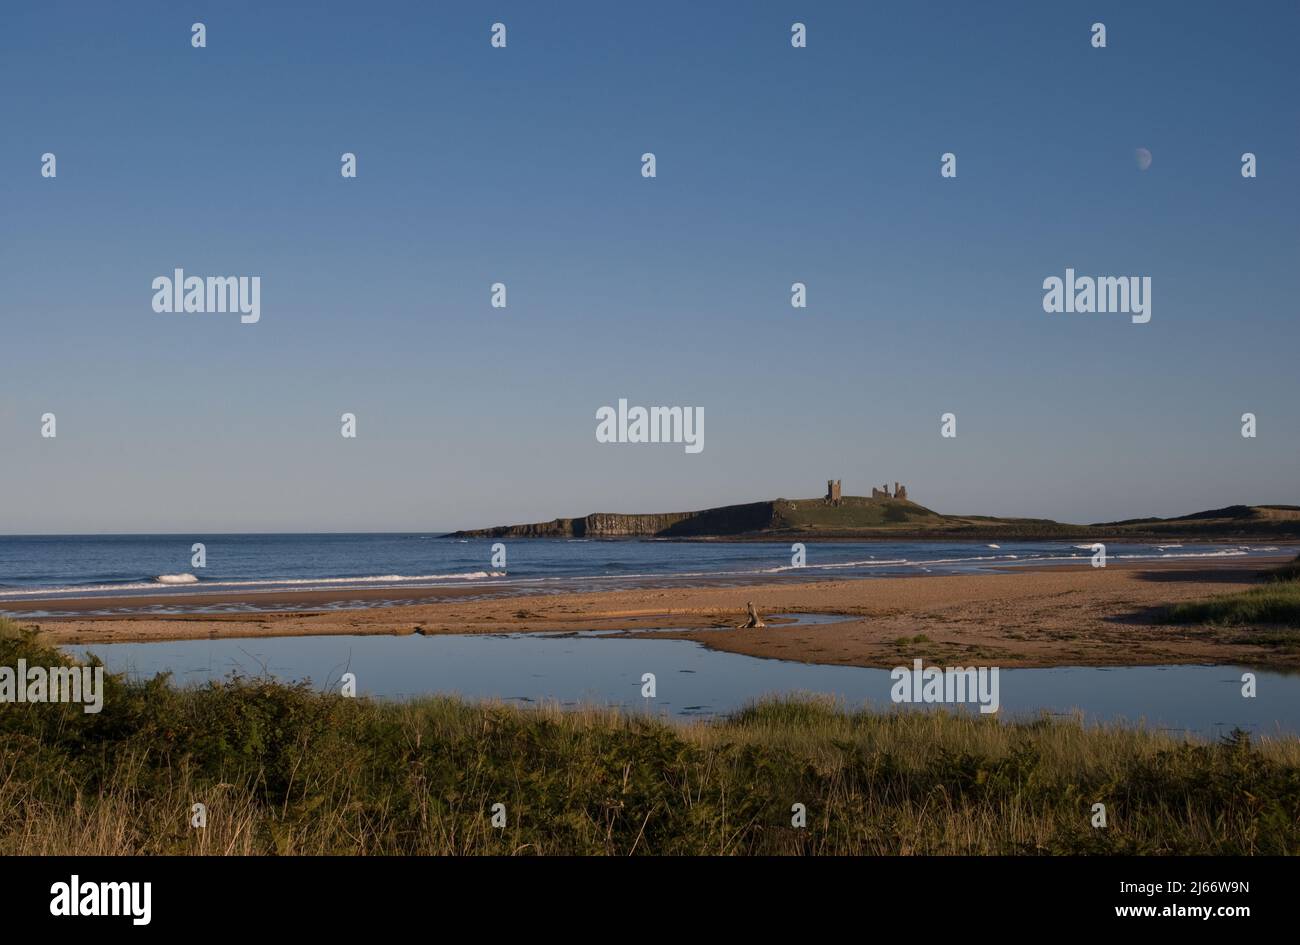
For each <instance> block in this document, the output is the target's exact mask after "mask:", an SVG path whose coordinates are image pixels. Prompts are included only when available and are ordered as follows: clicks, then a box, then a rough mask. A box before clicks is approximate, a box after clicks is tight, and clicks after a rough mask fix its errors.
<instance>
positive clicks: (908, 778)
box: [0, 621, 1300, 855]
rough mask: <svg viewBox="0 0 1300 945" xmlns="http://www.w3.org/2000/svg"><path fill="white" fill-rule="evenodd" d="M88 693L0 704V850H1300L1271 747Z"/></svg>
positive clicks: (223, 687) (273, 687)
mask: <svg viewBox="0 0 1300 945" xmlns="http://www.w3.org/2000/svg"><path fill="white" fill-rule="evenodd" d="M20 657H24V658H26V659H27V660H28V663H29V665H34V664H43V665H52V664H53V663H55V662H61V661H63V660H64V657H62V656H61V655H60V654H59V653H58V652H57V651H53V650H50V649H48V648H46V647H44V646H42V645H41V643H40V642H39V640H38V639H37V638H36V637H35V636H34V635H33V634H31V633H27V632H23V631H20V630H18V628H16V627H14V626H13V625H12V624H8V623H5V622H3V621H0V665H9V666H13V665H15V664H16V661H17V659H18V658H20ZM105 683H106V695H105V701H104V707H103V711H102V712H100V713H98V714H87V713H85V712H83V711H82V707H81V706H80V705H59V704H54V705H45V704H23V705H17V704H5V705H0V854H78V855H82V854H172V853H174V854H265V853H272V854H274V853H279V854H597V855H605V854H609V855H623V854H630V853H636V854H948V853H1012V854H1017V853H1024V854H1078V853H1096V854H1107V853H1122V854H1148V853H1149V854H1156V853H1197V854H1295V853H1300V742H1298V741H1297V740H1296V739H1292V738H1277V739H1265V740H1262V741H1259V742H1258V743H1252V741H1251V740H1250V739H1249V738H1247V737H1246V736H1245V735H1243V734H1241V733H1234V735H1233V736H1232V737H1231V738H1228V739H1225V740H1223V741H1220V742H1213V743H1200V742H1184V741H1181V740H1178V739H1173V738H1170V737H1167V736H1165V735H1161V734H1157V733H1152V732H1146V731H1142V730H1139V729H1126V728H1094V727H1084V726H1083V725H1081V724H1079V723H1078V722H1073V721H1068V720H1067V721H1059V720H1041V721H1032V722H1025V723H1019V724H1009V723H1003V722H999V721H997V720H995V719H991V718H988V717H981V716H979V715H977V714H943V713H902V712H900V713H872V712H865V711H847V710H845V709H844V708H842V707H839V706H836V705H834V704H831V703H828V702H825V701H818V700H816V699H807V698H804V699H799V698H787V699H778V700H769V701H765V702H761V703H759V704H756V705H753V706H751V707H749V708H747V709H745V710H743V711H741V712H739V713H737V714H735V715H734V716H732V717H731V718H729V719H726V720H721V721H716V722H695V723H676V722H670V721H667V720H663V719H653V718H648V717H644V716H637V715H626V714H620V713H618V712H614V711H610V710H603V709H595V708H591V709H582V710H576V711H563V710H560V709H558V708H556V707H543V708H538V709H527V710H524V709H516V708H511V707H507V706H503V705H497V704H489V703H467V702H463V701H459V700H455V699H449V698H426V699H419V700H415V701H409V702H387V701H372V700H369V699H349V698H343V697H341V696H336V695H332V694H321V693H318V692H314V691H312V690H310V689H309V688H308V687H306V686H301V685H300V686H287V685H282V684H278V683H274V682H270V681H267V680H261V679H232V680H229V681H226V682H223V683H219V684H211V685H207V686H204V687H202V688H193V687H191V688H178V687H174V686H172V685H170V684H169V683H168V681H167V680H166V679H164V678H158V679H154V680H151V681H148V682H132V681H127V680H125V679H123V678H121V677H118V676H112V675H107V674H106V677H105ZM196 803H202V804H204V805H205V806H206V810H207V824H206V827H204V828H202V829H197V828H194V827H192V826H191V817H192V813H191V812H192V807H193V805H194V804H196ZM498 803H500V804H503V805H505V806H504V813H505V818H506V820H505V826H504V827H494V826H493V824H492V810H491V809H492V805H494V804H498ZM1095 803H1104V804H1105V805H1106V812H1107V819H1108V825H1107V826H1106V827H1105V828H1104V829H1097V828H1094V827H1093V826H1092V825H1091V823H1090V821H1091V818H1092V805H1093V804H1095ZM795 804H802V805H804V806H805V808H806V811H807V825H806V827H803V828H797V827H793V826H792V825H791V821H792V816H793V814H792V806H793V805H795Z"/></svg>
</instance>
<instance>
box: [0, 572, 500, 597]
mask: <svg viewBox="0 0 1300 945" xmlns="http://www.w3.org/2000/svg"><path fill="white" fill-rule="evenodd" d="M505 576H506V572H505V571H469V572H464V573H460V574H380V575H367V576H361V577H338V578H270V579H266V580H252V581H202V582H200V581H199V579H198V578H196V577H195V576H194V575H192V574H184V575H182V574H160V575H159V576H158V577H157V578H154V579H153V580H150V581H128V582H126V583H123V584H94V585H89V586H87V585H80V586H77V587H48V588H36V587H28V588H23V589H22V590H16V591H0V598H4V597H19V596H24V597H45V596H52V595H55V594H85V593H87V592H90V591H93V592H98V593H108V594H111V593H115V592H117V591H150V590H152V591H159V590H162V589H163V588H164V587H194V586H195V585H197V584H200V583H201V584H202V587H203V590H204V591H217V590H220V589H222V588H234V587H244V588H257V587H265V588H276V587H294V588H300V589H302V590H305V591H309V590H313V589H314V588H317V587H338V586H340V585H358V584H359V585H366V584H407V583H410V582H412V581H480V580H483V579H485V578H496V577H505ZM164 579H166V580H164Z"/></svg>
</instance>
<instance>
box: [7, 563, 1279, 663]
mask: <svg viewBox="0 0 1300 945" xmlns="http://www.w3.org/2000/svg"><path fill="white" fill-rule="evenodd" d="M1289 557H1290V555H1289V554H1284V555H1279V557H1278V558H1277V559H1276V560H1263V559H1256V560H1253V561H1251V562H1249V563H1240V562H1236V563H1232V562H1221V563H1216V564H1214V565H1207V564H1205V563H1203V562H1186V561H1184V562H1169V563H1164V562H1159V563H1151V562H1144V563H1140V564H1139V563H1134V564H1129V565H1124V564H1117V565H1112V566H1110V567H1107V568H1104V569H1102V568H1092V567H1087V566H1084V567H1076V566H1069V567H1051V568H1041V569H1036V570H1026V569H1007V570H1006V571H1004V572H1002V573H997V574H981V575H961V576H924V577H899V578H872V579H860V580H843V581H821V582H815V583H770V584H759V585H744V586H728V587H703V588H701V587H672V588H653V589H642V590H620V591H609V592H600V593H573V594H549V595H545V596H531V597H524V596H514V597H506V598H498V599H491V600H483V599H472V600H471V599H466V595H465V593H464V592H458V591H455V590H430V591H425V592H423V593H421V594H413V595H412V599H411V600H410V602H405V603H398V604H392V605H386V606H375V607H365V608H357V609H346V610H339V609H335V610H315V609H313V606H315V607H323V606H324V605H326V604H327V603H328V604H335V605H337V603H338V602H339V601H340V600H351V601H360V600H364V599H365V598H366V596H367V595H372V594H383V595H384V597H385V598H390V597H391V592H369V591H348V592H338V591H333V592H328V593H323V592H310V593H298V594H292V595H289V594H286V595H278V596H277V598H276V603H279V604H285V603H291V604H293V605H294V606H295V607H299V608H301V609H295V610H293V611H289V612H279V613H230V614H219V615H185V616H170V615H168V616H156V615H132V616H112V617H94V616H86V615H84V614H78V613H77V612H76V611H77V609H78V607H81V608H85V607H87V606H88V604H87V603H86V602H80V603H78V602H72V601H63V602H60V603H59V605H58V606H59V607H60V608H61V609H62V610H63V611H66V616H62V615H61V616H58V617H40V618H35V619H31V620H23V619H22V614H21V613H18V614H17V617H18V619H19V620H20V621H22V622H23V623H25V624H27V625H33V624H34V625H37V626H39V627H40V628H41V630H42V632H43V635H44V636H45V638H46V639H47V640H48V641H49V642H51V643H57V644H91V643H117V642H149V641H160V640H180V639H200V638H221V637H261V636H309V635H321V634H412V633H421V634H446V633H460V634H473V633H527V632H538V631H545V632H565V631H582V630H613V631H619V630H626V631H636V632H637V635H638V636H639V637H642V638H644V637H645V636H659V637H665V638H677V639H689V640H695V641H698V642H699V643H701V644H703V645H704V646H707V647H710V648H713V649H717V650H722V651H727V652H734V653H743V654H747V655H751V656H757V657H768V658H776V659H784V660H797V661H802V662H808V663H827V664H839V665H848V666H868V667H891V666H895V665H898V664H899V663H900V661H909V660H911V659H913V658H914V657H922V658H924V659H926V660H927V661H933V662H939V663H946V664H959V663H963V662H971V661H980V662H984V663H995V664H997V665H1000V666H1004V667H1034V666H1037V667H1042V666H1064V665H1091V666H1105V665H1115V666H1118V665H1129V666H1132V665H1150V664H1174V663H1245V664H1255V665H1271V666H1279V667H1281V666H1296V667H1300V654H1298V653H1296V652H1288V651H1287V650H1288V648H1285V647H1272V646H1262V645H1259V644H1257V643H1253V642H1251V635H1252V632H1253V631H1251V630H1250V629H1249V628H1245V629H1243V628H1214V627H1186V626H1167V625H1162V624H1159V623H1157V622H1155V615H1156V614H1157V613H1158V611H1159V610H1160V608H1162V607H1163V606H1165V605H1167V604H1170V603H1175V602H1179V601H1186V600H1195V599H1199V598H1204V597H1207V596H1210V595H1213V594H1220V593H1226V592H1231V591H1236V590H1241V589H1243V587H1246V586H1249V585H1250V584H1251V583H1253V582H1255V581H1256V580H1257V579H1258V575H1259V572H1260V571H1261V570H1263V569H1264V568H1267V567H1271V566H1273V565H1275V564H1277V563H1280V562H1281V561H1285V560H1288V559H1289ZM372 599H377V598H373V597H372ZM191 600H192V601H196V600H198V599H195V598H192V599H191ZM749 601H753V602H754V603H755V604H756V606H757V607H758V610H759V612H760V614H762V615H763V617H764V619H765V621H766V622H767V623H768V624H769V626H768V627H766V628H765V629H751V630H737V629H734V628H735V627H736V625H738V624H739V623H741V622H742V619H743V614H744V611H745V607H746V604H747V602H749ZM114 603H123V604H127V603H129V604H130V605H133V606H141V605H143V604H146V603H148V601H146V600H143V599H141V598H138V597H137V598H131V599H130V600H129V601H127V600H125V599H123V600H122V601H119V602H114V601H105V600H102V599H101V600H98V601H95V602H94V605H95V606H96V607H100V608H103V607H109V606H112V605H113V604H114ZM169 603H174V601H170V602H169ZM203 603H211V602H210V601H207V600H206V599H205V600H203ZM26 606H27V607H29V608H30V609H33V610H34V609H38V608H43V609H53V607H52V606H51V605H50V604H48V603H42V604H39V605H37V604H34V603H33V604H27V605H26ZM195 606H197V603H196V604H195ZM14 609H17V608H14ZM791 613H821V614H838V615H843V617H844V619H843V620H842V621H835V622H832V623H826V624H817V625H806V626H798V627H794V626H790V625H789V621H788V620H787V621H786V622H785V623H783V620H782V616H781V615H782V614H791Z"/></svg>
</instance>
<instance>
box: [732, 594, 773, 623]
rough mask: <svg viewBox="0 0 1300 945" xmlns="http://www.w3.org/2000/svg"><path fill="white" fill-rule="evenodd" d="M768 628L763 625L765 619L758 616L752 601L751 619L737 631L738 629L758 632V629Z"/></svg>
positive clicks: (750, 608)
mask: <svg viewBox="0 0 1300 945" xmlns="http://www.w3.org/2000/svg"><path fill="white" fill-rule="evenodd" d="M766 626H767V624H765V623H763V619H762V618H761V617H759V615H758V611H757V610H755V609H754V602H753V601H752V600H751V601H750V602H749V619H748V620H746V621H745V622H744V623H742V624H741V625H740V626H739V627H737V628H736V629H737V630H757V629H760V628H762V627H766Z"/></svg>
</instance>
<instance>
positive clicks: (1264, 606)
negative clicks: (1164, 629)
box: [1160, 556, 1300, 643]
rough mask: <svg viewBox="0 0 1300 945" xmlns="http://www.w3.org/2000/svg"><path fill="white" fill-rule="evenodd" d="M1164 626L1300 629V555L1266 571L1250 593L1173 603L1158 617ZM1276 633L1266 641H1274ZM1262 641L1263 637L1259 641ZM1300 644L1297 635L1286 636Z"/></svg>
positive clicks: (1298, 635) (1299, 635) (1241, 592)
mask: <svg viewBox="0 0 1300 945" xmlns="http://www.w3.org/2000/svg"><path fill="white" fill-rule="evenodd" d="M1160 619H1161V620H1162V622H1164V623H1199V624H1213V625H1218V626H1228V627H1249V626H1261V625H1268V626H1274V627H1287V628H1291V629H1295V630H1300V556H1297V557H1296V559H1295V560H1294V561H1290V562H1288V563H1286V564H1285V565H1283V566H1282V567H1280V568H1275V569H1274V570H1272V571H1270V572H1268V573H1267V574H1266V575H1265V576H1264V583H1262V584H1260V585H1259V586H1258V587H1252V588H1250V589H1249V590H1245V591H1237V592H1235V593H1232V594H1218V595H1215V596H1214V597H1211V598H1208V599H1206V600H1201V601H1187V602H1184V603H1181V604H1174V605H1172V606H1171V607H1169V608H1168V609H1167V610H1166V611H1165V612H1164V614H1162V615H1161V618H1160ZM1276 636H1277V635H1276V634H1269V635H1266V638H1267V639H1268V640H1270V641H1272V642H1276V640H1274V639H1273V638H1274V637H1276ZM1261 639H1265V638H1261ZM1288 639H1290V640H1292V642H1297V643H1300V634H1292V635H1288Z"/></svg>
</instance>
